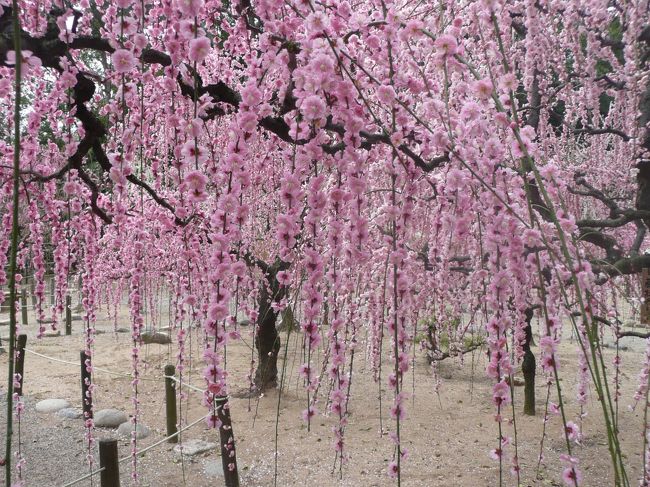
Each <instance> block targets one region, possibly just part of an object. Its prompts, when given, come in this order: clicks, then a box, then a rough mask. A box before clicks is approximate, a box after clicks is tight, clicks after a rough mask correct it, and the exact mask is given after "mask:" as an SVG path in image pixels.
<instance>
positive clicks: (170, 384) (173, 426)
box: [165, 365, 178, 443]
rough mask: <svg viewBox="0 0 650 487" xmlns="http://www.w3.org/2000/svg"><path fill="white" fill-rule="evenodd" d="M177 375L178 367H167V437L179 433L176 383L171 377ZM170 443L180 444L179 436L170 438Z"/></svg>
mask: <svg viewBox="0 0 650 487" xmlns="http://www.w3.org/2000/svg"><path fill="white" fill-rule="evenodd" d="M175 374H176V367H174V366H173V365H165V405H166V408H167V436H171V435H173V434H174V433H177V432H178V427H177V423H178V421H177V417H176V381H174V379H172V378H171V377H174V375H175ZM167 441H169V443H178V435H176V436H174V437H172V438H170V439H169V440H167Z"/></svg>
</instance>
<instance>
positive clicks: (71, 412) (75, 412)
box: [56, 408, 84, 419]
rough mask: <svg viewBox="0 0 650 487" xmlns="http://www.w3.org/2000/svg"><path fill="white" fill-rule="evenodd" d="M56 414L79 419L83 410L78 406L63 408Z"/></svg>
mask: <svg viewBox="0 0 650 487" xmlns="http://www.w3.org/2000/svg"><path fill="white" fill-rule="evenodd" d="M56 414H57V416H61V417H62V418H66V419H79V418H82V417H83V415H84V412H83V411H82V410H81V409H78V408H63V409H59V411H57V413H56Z"/></svg>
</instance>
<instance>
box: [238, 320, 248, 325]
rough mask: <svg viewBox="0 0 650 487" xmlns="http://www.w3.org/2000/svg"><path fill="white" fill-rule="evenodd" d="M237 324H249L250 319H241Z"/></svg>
mask: <svg viewBox="0 0 650 487" xmlns="http://www.w3.org/2000/svg"><path fill="white" fill-rule="evenodd" d="M237 324H238V325H239V326H251V320H249V319H243V320H241V321H240V322H238V323H237Z"/></svg>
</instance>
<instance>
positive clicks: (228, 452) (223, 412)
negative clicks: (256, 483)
mask: <svg viewBox="0 0 650 487" xmlns="http://www.w3.org/2000/svg"><path fill="white" fill-rule="evenodd" d="M216 403H217V406H219V408H218V409H217V416H218V417H219V421H220V422H221V426H220V427H219V439H220V441H221V465H222V467H223V476H224V480H225V485H226V487H239V472H238V471H237V453H236V450H235V434H234V433H233V431H232V421H231V420H230V405H229V404H228V397H227V396H222V397H217V398H216Z"/></svg>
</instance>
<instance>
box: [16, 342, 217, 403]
mask: <svg viewBox="0 0 650 487" xmlns="http://www.w3.org/2000/svg"><path fill="white" fill-rule="evenodd" d="M25 352H28V353H31V354H32V355H36V356H38V357H41V358H44V359H46V360H49V361H51V362H57V363H60V364H66V365H74V366H75V367H78V366H79V364H78V363H76V362H70V361H69V360H63V359H60V358H56V357H50V356H48V355H43V354H42V353H38V352H35V351H34V350H31V349H29V348H25ZM92 369H93V372H95V371H97V372H104V373H105V374H109V375H113V376H115V377H124V378H127V379H134V377H133V375H131V374H124V373H122V372H113V371H112V370H108V369H104V368H101V367H95V366H94V365H93V366H92ZM161 379H172V380H173V381H175V382H177V383H178V384H180V385H181V387H187V388H188V389H192V390H194V391H197V392H200V393H204V392H205V389H201V388H200V387H196V386H193V385H192V384H188V383H187V382H183V381H181V380H180V379H178V378H177V377H176V376H173V375H162V376H161V377H160V379H158V378H156V377H146V376H145V377H143V376H140V377H138V380H148V381H152V382H158V381H159V380H161Z"/></svg>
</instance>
